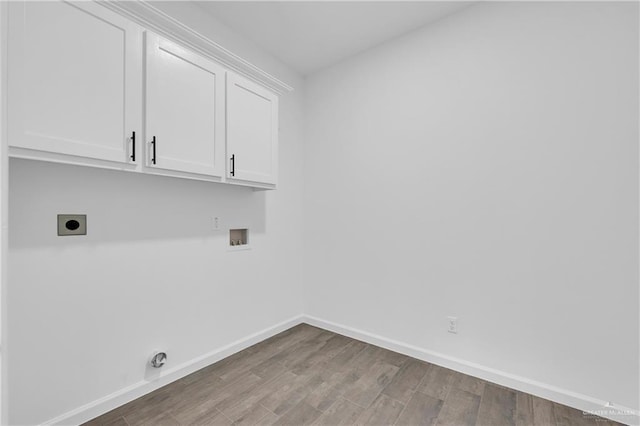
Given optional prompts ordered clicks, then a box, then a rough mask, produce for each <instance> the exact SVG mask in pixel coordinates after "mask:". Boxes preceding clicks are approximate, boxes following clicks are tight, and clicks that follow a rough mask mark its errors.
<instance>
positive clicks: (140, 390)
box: [43, 315, 640, 425]
mask: <svg viewBox="0 0 640 426" xmlns="http://www.w3.org/2000/svg"><path fill="white" fill-rule="evenodd" d="M301 323H307V324H310V325H313V326H316V327H319V328H323V329H326V330H329V331H333V332H335V333H339V334H342V335H345V336H348V337H351V338H354V339H357V340H361V341H363V342H367V343H371V344H373V345H376V346H380V347H382V348H385V349H389V350H392V351H395V352H399V353H402V354H405V355H408V356H411V357H413V358H417V359H420V360H423V361H427V362H430V363H432V364H437V365H440V366H443V367H446V368H450V369H452V370H455V371H459V372H461V373H464V374H468V375H470V376H474V377H478V378H481V379H484V380H487V381H490V382H493V383H497V384H499V385H502V386H506V387H509V388H512V389H516V390H519V391H522V392H526V393H530V394H532V395H535V396H538V397H540V398H544V399H548V400H550V401H554V402H557V403H559V404H563V405H567V406H569V407H573V408H576V409H578V410H582V411H586V412H592V413H596V414H598V415H599V416H601V417H606V418H609V419H611V420H615V421H617V422H620V423H624V424H628V425H639V424H640V413H638V411H634V410H632V409H630V408H627V407H621V406H613V407H609V406H606V401H602V400H599V399H596V398H592V397H589V396H586V395H582V394H579V393H577V392H572V391H569V390H566V389H561V388H558V387H556V386H552V385H549V384H546V383H541V382H537V381H535V380H531V379H527V378H526V377H521V376H516V375H514V374H510V373H506V372H504V371H500V370H496V369H493V368H489V367H486V366H483V365H479V364H475V363H473V362H469V361H466V360H463V359H459V358H454V357H451V356H448V355H444V354H441V353H438V352H434V351H430V350H428V349H423V348H419V347H416V346H413V345H410V344H407V343H403V342H399V341H397V340H393V339H389V338H386V337H383V336H378V335H376V334H373V333H369V332H366V331H362V330H358V329H355V328H352V327H348V326H345V325H341V324H336V323H334V322H331V321H326V320H323V319H320V318H316V317H313V316H308V315H299V316H296V317H293V318H290V319H288V320H286V321H283V322H281V323H279V324H276V325H274V326H271V327H269V328H266V329H264V330H262V331H259V332H257V333H254V334H251V335H249V336H247V337H245V338H242V339H240V340H237V341H235V342H233V343H231V344H229V345H227V346H224V347H222V348H219V349H216V350H214V351H212V352H209V353H207V354H204V355H202V356H200V357H198V358H195V359H193V360H190V361H188V362H185V363H183V364H181V365H178V366H176V367H173V368H172V369H169V370H167V371H165V372H163V374H162V375H161V376H159V377H158V378H157V379H154V380H153V381H147V380H142V381H140V382H137V383H134V384H133V385H131V386H128V387H126V388H124V389H121V390H119V391H116V392H114V393H112V394H110V395H107V396H105V397H103V398H100V399H98V400H96V401H93V402H90V403H89V404H86V405H83V406H81V407H79V408H76V409H74V410H72V411H69V412H67V413H65V414H62V415H61V416H58V417H56V418H54V419H51V420H49V421H47V422H45V423H43V424H44V425H70V424H72V425H76V424H81V423H84V422H86V421H89V420H91V419H93V418H94V417H98V416H100V415H102V414H104V413H107V412H109V411H111V410H113V409H114V408H117V407H119V406H121V405H123V404H126V403H127V402H130V401H133V400H134V399H136V398H139V397H141V396H142V395H145V394H147V393H149V392H153V391H154V390H156V389H159V388H161V387H162V386H165V385H167V384H169V383H171V382H173V381H175V380H178V379H180V378H182V377H184V376H187V375H189V374H191V373H193V372H195V371H197V370H199V369H201V368H204V367H206V366H208V365H211V364H213V363H215V362H217V361H219V360H221V359H223V358H226V357H228V356H230V355H232V354H234V353H236V352H239V351H241V350H243V349H245V348H248V347H249V346H251V345H254V344H256V343H259V342H261V341H263V340H265V339H268V338H269V337H271V336H273V335H275V334H278V333H280V332H282V331H285V330H287V329H289V328H291V327H294V326H296V325H298V324H301Z"/></svg>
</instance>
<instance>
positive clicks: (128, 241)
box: [6, 3, 303, 425]
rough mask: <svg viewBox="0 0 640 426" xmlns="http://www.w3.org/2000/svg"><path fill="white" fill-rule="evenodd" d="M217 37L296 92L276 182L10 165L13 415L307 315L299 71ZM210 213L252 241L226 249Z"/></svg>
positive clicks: (40, 417)
mask: <svg viewBox="0 0 640 426" xmlns="http://www.w3.org/2000/svg"><path fill="white" fill-rule="evenodd" d="M174 6H175V5H172V4H167V5H166V6H165V7H167V8H169V7H174ZM180 10H181V11H182V13H183V15H182V16H180V19H181V20H182V21H183V22H185V23H186V24H187V25H193V26H194V27H195V29H196V30H198V31H200V32H201V33H203V34H205V35H207V36H209V37H211V38H213V39H214V40H215V38H216V37H217V33H216V32H215V31H216V29H219V30H220V29H222V27H221V26H217V25H214V24H215V22H213V21H211V22H212V24H211V22H210V25H209V26H207V27H206V28H204V27H199V26H201V25H203V24H204V21H200V20H198V19H196V18H198V17H199V16H201V13H200V11H199V10H197V9H189V6H188V5H185V4H184V3H183V4H182V5H181V8H180ZM189 11H191V12H192V13H189ZM224 37H225V39H224V41H226V42H227V44H226V45H225V47H229V48H230V49H231V48H233V49H234V50H233V51H234V53H236V54H238V55H239V56H241V57H243V58H245V59H247V60H249V61H252V62H253V63H254V64H255V65H257V66H259V67H262V68H263V69H265V70H266V71H267V72H270V73H272V74H273V75H275V76H276V77H278V78H280V79H281V80H283V81H286V82H287V83H289V84H290V85H292V86H294V87H295V88H296V89H297V90H296V91H295V92H293V93H291V94H286V95H283V96H282V97H281V100H280V126H281V132H280V173H279V187H278V190H277V191H265V192H254V191H252V190H251V189H249V188H242V187H232V186H226V185H220V184H214V183H205V182H197V181H189V180H182V179H174V178H165V177H157V176H144V175H134V174H129V173H125V172H117V171H108V170H98V169H90V168H82V167H74V166H65V165H56V164H47V163H40V162H31V161H26V160H11V163H10V195H9V201H10V217H9V221H10V225H9V226H10V228H9V233H10V242H9V244H10V259H9V266H10V271H9V273H10V276H9V288H8V300H7V304H8V306H9V312H8V321H9V326H8V336H7V337H8V338H7V340H6V348H8V354H9V365H10V367H9V371H10V373H9V378H8V379H9V380H8V383H9V389H8V391H9V392H8V397H9V402H8V408H9V422H10V424H12V425H14V424H36V423H39V422H43V421H47V420H49V419H52V418H54V417H56V416H59V415H62V414H64V413H66V412H68V411H70V410H74V409H77V408H79V407H81V406H82V405H83V404H87V403H90V402H92V401H95V400H97V399H98V398H102V397H105V396H107V395H109V394H111V393H113V392H116V391H120V390H122V389H124V388H125V387H127V386H130V385H132V384H136V383H139V382H140V381H142V380H145V379H146V378H148V372H146V371H145V364H146V362H147V361H148V357H149V356H150V354H151V353H152V351H153V350H155V349H165V350H166V351H167V352H168V354H169V361H170V364H168V365H167V368H171V367H175V366H178V365H180V364H182V363H187V362H189V361H191V360H194V359H196V358H198V357H200V356H202V355H204V354H207V353H209V352H211V351H214V350H216V349H218V348H222V347H223V346H225V345H228V344H230V343H232V342H234V341H236V340H238V339H242V338H245V337H247V336H249V335H251V334H252V333H255V332H258V331H261V330H263V329H266V328H268V327H271V326H273V325H275V324H278V323H280V322H282V321H285V320H287V319H290V318H292V317H294V316H297V315H300V314H301V313H302V305H301V297H302V296H301V282H302V257H301V256H302V255H301V247H302V240H301V238H302V237H301V233H300V231H299V230H300V229H301V227H302V224H301V221H302V201H301V200H302V171H303V169H302V146H301V125H300V123H301V114H302V98H301V95H302V91H301V90H300V89H301V82H302V80H301V79H300V78H299V77H298V76H297V75H295V74H294V73H293V72H290V71H288V70H287V69H286V67H284V66H283V65H282V64H280V63H279V62H277V61H276V60H274V59H273V58H269V57H268V56H266V55H264V54H263V53H262V52H261V51H260V50H259V49H257V48H255V47H252V45H251V44H250V43H248V42H246V41H243V40H242V39H241V38H240V37H238V36H236V38H235V44H234V45H233V46H228V44H229V43H230V41H231V40H234V39H233V34H232V33H231V32H229V31H228V30H226V32H224ZM216 41H219V40H216ZM58 213H86V214H87V215H88V235H87V236H86V237H66V238H61V237H58V236H57V235H56V215H57V214H58ZM214 215H217V216H219V217H221V218H222V226H223V228H229V227H244V226H248V227H249V228H250V242H251V245H252V250H250V251H240V252H228V251H226V247H227V241H228V234H227V233H226V232H222V231H221V232H214V231H212V230H211V223H212V221H211V218H212V216H214Z"/></svg>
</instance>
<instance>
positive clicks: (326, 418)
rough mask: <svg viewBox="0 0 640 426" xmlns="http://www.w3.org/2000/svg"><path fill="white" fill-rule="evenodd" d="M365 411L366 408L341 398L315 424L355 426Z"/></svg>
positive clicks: (318, 425) (319, 425)
mask: <svg viewBox="0 0 640 426" xmlns="http://www.w3.org/2000/svg"><path fill="white" fill-rule="evenodd" d="M363 411H364V408H362V407H360V406H359V405H356V404H354V403H353V402H351V401H347V400H346V399H344V398H339V399H337V400H336V401H335V403H334V404H332V405H331V407H329V408H328V409H327V410H326V411H325V412H324V413H323V414H322V415H321V416H320V417H318V419H317V420H316V421H315V422H313V424H314V425H315V426H342V425H345V426H346V425H353V424H355V421H356V419H357V418H358V416H359V415H360V413H362V412H363Z"/></svg>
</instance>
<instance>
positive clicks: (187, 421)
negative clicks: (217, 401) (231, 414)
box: [174, 410, 232, 426]
mask: <svg viewBox="0 0 640 426" xmlns="http://www.w3.org/2000/svg"><path fill="white" fill-rule="evenodd" d="M174 418H175V419H176V420H178V422H180V425H182V426H200V425H210V426H229V425H231V424H232V422H231V420H229V419H228V418H226V417H225V416H224V415H223V414H222V413H221V412H220V411H218V410H212V411H208V412H204V413H199V414H196V413H189V416H184V417H182V418H180V419H179V418H177V417H175V416H174Z"/></svg>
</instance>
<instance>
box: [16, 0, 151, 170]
mask: <svg viewBox="0 0 640 426" xmlns="http://www.w3.org/2000/svg"><path fill="white" fill-rule="evenodd" d="M9 14H10V15H9V54H8V56H9V59H8V67H9V108H8V110H9V144H10V145H11V146H13V147H19V148H27V149H30V150H37V151H45V152H53V153H58V154H68V155H74V156H80V157H87V158H95V159H100V160H108V161H115V162H120V163H127V162H133V160H134V158H133V157H134V155H133V150H132V148H133V141H132V138H131V136H132V134H133V133H132V132H134V131H136V130H140V129H139V128H138V127H139V126H140V123H141V120H140V119H141V114H140V105H141V98H142V96H141V91H142V90H141V89H142V54H141V52H142V30H141V28H140V27H138V26H137V25H135V24H134V23H131V22H129V21H127V20H126V19H125V18H123V17H121V16H119V15H117V14H116V13H113V12H112V11H110V10H107V9H106V8H104V7H102V6H100V5H98V4H96V3H92V2H78V3H71V2H63V1H47V2H31V1H24V2H10V3H9ZM138 133H139V132H138Z"/></svg>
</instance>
